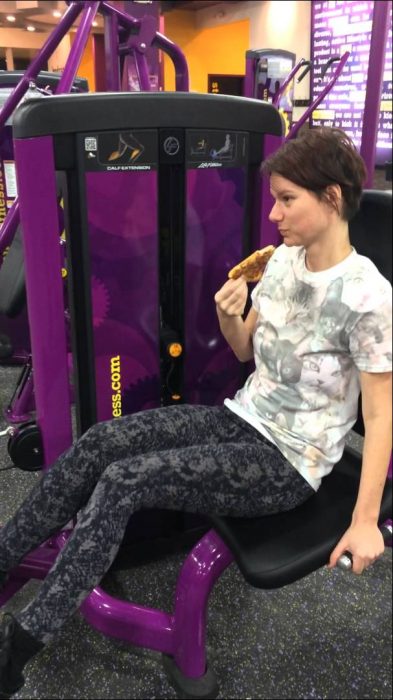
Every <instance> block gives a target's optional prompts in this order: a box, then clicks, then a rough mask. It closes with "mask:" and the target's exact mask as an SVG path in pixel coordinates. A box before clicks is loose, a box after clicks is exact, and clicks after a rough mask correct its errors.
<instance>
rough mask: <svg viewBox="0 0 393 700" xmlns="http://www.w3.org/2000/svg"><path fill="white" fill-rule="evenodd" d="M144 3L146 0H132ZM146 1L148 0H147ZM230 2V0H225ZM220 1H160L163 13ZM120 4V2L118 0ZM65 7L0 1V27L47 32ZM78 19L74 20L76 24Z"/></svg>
mask: <svg viewBox="0 0 393 700" xmlns="http://www.w3.org/2000/svg"><path fill="white" fill-rule="evenodd" d="M134 1H136V2H138V1H139V2H140V3H141V4H144V3H145V2H146V0H134ZM147 1H148V0H147ZM228 1H229V3H230V4H232V3H231V0H226V2H227V3H228ZM221 4H223V3H222V2H219V1H218V0H217V1H216V0H184V1H183V0H168V1H163V2H161V3H160V7H161V11H162V12H163V13H164V14H165V13H167V12H171V11H172V10H175V9H181V10H188V11H190V12H195V11H197V10H202V9H205V8H207V7H212V6H215V5H221ZM119 5H120V6H121V5H122V3H120V2H119ZM66 9H67V3H66V2H63V1H62V0H44V1H38V0H37V1H35V0H16V1H14V2H12V1H10V0H7V1H6V2H1V1H0V28H3V29H5V28H10V29H12V28H13V29H26V27H27V26H28V25H32V26H33V27H34V28H35V31H36V32H49V31H51V29H52V28H53V27H54V26H55V25H56V24H57V23H58V22H59V18H58V17H54V15H53V12H54V11H58V12H61V13H62V14H63V13H64V12H65V11H66ZM7 15H8V16H9V15H12V16H13V17H15V21H13V22H10V21H8V20H7ZM96 21H97V27H96V31H102V30H103V19H102V17H101V15H98V16H97V18H96ZM78 23H79V21H78V20H77V21H76V22H75V26H77V25H78Z"/></svg>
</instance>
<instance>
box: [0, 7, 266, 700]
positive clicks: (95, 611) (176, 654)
mask: <svg viewBox="0 0 393 700" xmlns="http://www.w3.org/2000/svg"><path fill="white" fill-rule="evenodd" d="M98 10H101V11H103V12H104V14H105V32H106V38H107V67H108V75H109V76H110V89H112V90H119V89H120V85H121V82H120V75H119V71H118V64H117V62H116V61H115V60H113V56H114V55H116V56H118V55H119V54H121V53H126V52H127V51H130V49H131V48H132V44H134V48H138V46H139V48H140V51H139V52H138V50H137V51H136V53H135V64H136V66H137V67H138V71H139V75H140V82H141V86H142V88H143V89H145V90H148V89H149V88H148V85H147V79H148V75H147V71H146V65H145V62H144V60H143V58H144V57H143V48H141V47H143V46H145V45H146V44H145V41H144V37H143V32H142V33H141V34H140V35H137V36H136V37H134V38H128V40H127V45H126V46H119V44H118V39H117V30H118V25H121V26H123V27H125V28H127V27H128V28H129V27H130V26H131V27H135V26H141V27H142V23H138V22H136V21H133V20H132V19H131V18H130V17H128V16H127V15H125V14H124V13H122V12H120V11H119V10H117V9H115V8H113V7H112V6H110V5H108V4H107V3H105V2H103V3H99V2H83V3H71V5H70V7H69V9H68V11H67V13H66V15H65V16H64V18H63V20H62V21H61V23H60V25H59V27H58V28H57V30H56V31H55V32H54V34H53V35H52V36H51V37H50V38H49V40H48V41H47V43H46V45H45V46H44V47H43V49H42V50H41V52H40V54H39V56H38V57H37V59H35V61H33V63H32V64H31V66H30V68H29V69H28V71H27V72H26V74H25V76H24V79H23V80H22V81H21V82H20V84H19V85H18V86H17V88H16V89H15V91H14V92H13V93H12V95H11V96H10V98H9V100H8V101H7V103H6V104H5V106H4V108H3V111H2V114H1V118H2V120H4V123H5V121H6V119H7V118H8V116H9V114H10V113H12V111H13V110H14V109H15V107H16V106H17V104H18V103H19V101H20V99H21V97H22V96H23V94H24V92H25V91H26V89H27V87H28V85H29V81H30V80H33V79H34V77H35V76H36V75H37V73H38V72H39V70H40V68H41V66H42V63H43V62H44V61H45V60H46V59H47V57H48V56H49V55H50V53H51V52H52V51H53V49H54V48H55V46H56V45H57V43H58V42H59V41H60V40H61V38H62V36H63V35H64V34H65V33H66V31H68V29H69V28H70V26H71V24H72V23H73V22H74V20H75V19H76V17H77V16H78V14H79V12H81V11H83V15H82V18H81V22H80V25H79V29H78V32H77V36H76V40H75V42H74V44H73V47H72V49H71V53H70V57H69V59H68V61H67V65H66V68H65V70H64V74H63V76H62V79H61V81H60V83H59V86H58V89H57V91H56V92H57V93H61V92H66V91H69V89H70V86H71V85H72V82H73V80H74V77H75V75H76V71H77V68H78V65H79V60H80V56H81V51H82V48H83V45H84V42H85V40H86V37H87V34H88V31H89V30H90V27H91V24H92V22H93V20H94V17H95V15H96V12H97V11H98ZM150 41H151V37H150ZM154 41H155V43H156V45H157V46H159V47H160V48H162V49H164V50H166V51H167V52H168V53H169V54H170V55H171V57H172V58H173V60H174V63H175V68H176V87H177V89H178V90H180V91H187V89H188V77H187V69H186V64H185V61H184V57H183V55H182V54H181V52H180V51H179V50H178V49H177V48H176V47H175V46H174V45H173V44H172V42H170V41H169V40H167V39H166V38H165V37H162V36H161V35H159V34H156V35H155V38H154ZM48 99H50V98H48ZM15 157H16V161H17V177H18V191H19V194H20V211H21V220H22V223H23V232H24V249H25V267H26V288H27V297H28V308H29V320H30V326H31V329H30V330H31V343H32V354H33V363H34V385H35V386H34V389H35V404H36V414H37V415H36V418H37V423H38V424H39V425H40V427H42V435H43V443H44V444H43V446H44V453H45V465H46V466H45V468H48V465H50V464H51V463H53V461H54V460H55V459H56V457H57V456H58V455H59V454H60V453H61V452H63V451H64V450H65V449H67V448H68V447H69V445H70V444H71V443H72V440H73V434H72V425H71V411H70V385H69V367H68V352H67V332H66V328H65V324H64V313H62V312H59V309H60V310H61V309H63V301H64V299H63V284H62V280H61V275H60V274H59V270H60V268H61V263H62V255H61V249H60V246H59V220H58V210H57V202H56V179H55V163H54V155H53V147H52V139H51V137H49V136H43V137H38V138H35V139H26V140H21V141H18V140H16V141H15ZM32 159H33V161H32ZM31 162H39V163H40V172H41V177H40V178H34V177H33V178H32V177H31V175H32V173H31V167H30V166H29V165H28V164H29V163H31ZM88 176H89V177H88V178H87V181H88V180H89V178H90V183H88V188H89V187H90V186H91V187H93V188H94V186H95V184H94V177H91V174H90V173H89V174H88ZM208 176H210V179H211V187H212V196H215V191H216V186H217V184H218V183H217V176H216V173H214V172H211V173H208ZM242 177H243V175H242V174H241V173H240V172H239V173H238V174H237V175H236V173H235V174H234V180H233V181H232V182H231V183H229V185H228V188H227V189H228V191H229V190H233V188H234V189H235V191H237V190H238V189H239V190H242V187H243V185H242ZM224 189H225V188H224ZM243 189H244V188H243ZM187 190H188V192H189V194H190V200H191V201H192V202H193V207H194V208H195V210H198V208H199V209H200V216H199V222H200V223H199V224H198V225H199V226H202V228H203V227H207V229H208V228H209V227H211V226H214V222H210V223H209V222H208V219H207V218H206V212H205V213H204V215H202V214H203V210H204V206H205V202H203V201H201V199H200V197H201V194H200V191H199V173H198V171H197V170H196V169H193V168H191V169H190V170H189V171H188V175H187ZM43 202H45V206H44V207H43V206H42V203H43ZM239 212H240V209H239ZM192 216H193V214H192V212H191V211H190V210H189V211H188V212H187V218H188V220H189V221H191V224H192ZM236 216H237V215H236ZM236 216H235V219H234V222H233V221H231V222H230V221H228V225H230V226H231V227H233V225H237V224H238V223H239V221H240V220H238V219H237V218H236ZM239 216H240V213H239ZM18 222H19V202H18V201H16V202H15V203H14V206H13V208H12V210H11V212H10V214H9V216H8V217H7V221H6V222H5V225H4V227H3V229H2V232H1V240H0V243H1V245H2V246H5V245H8V244H9V243H10V242H11V240H12V237H13V235H14V232H15V229H16V226H17V224H18ZM220 243H221V241H220ZM255 243H256V244H262V242H260V241H255ZM240 252H241V251H240V249H239V250H238V249H237V248H236V246H235V249H234V250H232V252H231V255H230V258H229V264H231V263H232V260H234V259H235V258H236V259H238V257H239V253H240ZM210 254H211V253H210ZM186 255H187V257H188V259H189V261H190V262H192V260H194V259H195V256H198V255H200V251H199V250H198V249H197V248H195V246H192V245H191V246H189V248H188V250H187V252H186ZM201 262H202V263H203V258H199V265H198V269H200V267H201ZM198 274H199V273H198V271H195V275H196V277H195V279H194V280H193V282H194V283H195V288H196V289H200V288H201V287H202V286H203V284H204V280H203V278H201V277H200V276H199V279H197V277H198ZM193 303H195V299H194V300H193ZM196 303H198V299H196ZM43 304H45V307H46V313H45V314H42V308H43ZM96 311H97V309H96ZM97 313H98V312H97ZM201 327H202V326H201ZM190 334H191V330H190ZM43 337H45V338H48V339H50V342H47V343H42V338H43ZM194 339H195V338H194ZM201 361H202V362H205V360H204V358H203V357H202V358H201ZM205 369H206V375H207V376H209V374H210V373H211V372H212V368H211V367H209V366H208V364H207V366H206V368H205ZM188 381H189V384H190V385H191V384H192V381H193V378H192V376H190V378H189V380H188ZM186 383H187V380H186ZM208 387H209V384H208ZM193 398H194V399H195V398H197V397H193ZM70 532H71V529H68V530H65V531H63V532H61V533H59V534H58V535H57V536H56V537H54V538H52V539H51V540H50V541H48V542H46V543H44V544H43V545H42V546H40V547H39V548H38V549H37V550H35V551H34V552H33V553H31V554H30V555H28V556H27V557H26V558H25V559H24V560H23V562H22V563H21V564H20V565H19V566H18V567H17V568H16V569H15V570H14V571H13V572H11V576H10V579H9V582H8V584H7V586H6V588H5V589H4V590H3V592H2V593H1V594H0V604H1V605H3V604H4V603H5V602H6V601H7V600H8V599H9V598H10V597H11V596H12V595H13V594H14V593H15V592H16V591H17V590H18V589H19V588H21V587H22V586H23V585H24V584H25V583H26V581H27V580H28V579H29V578H38V579H42V578H44V577H45V576H46V574H47V572H48V571H49V569H50V568H51V566H52V565H53V563H54V561H55V559H56V557H57V555H58V552H59V551H60V549H61V548H62V546H64V544H65V543H66V541H67V539H68V536H69V534H70ZM233 559H234V557H233V555H232V553H231V552H230V550H229V549H228V548H227V546H226V545H225V544H224V542H223V541H222V540H221V538H220V537H219V536H218V535H217V533H216V532H215V531H213V530H211V531H210V532H209V533H207V534H206V535H205V536H204V537H203V539H202V540H201V541H200V542H199V543H198V544H197V545H196V546H195V547H194V549H193V551H192V552H191V554H190V555H189V556H188V558H187V560H186V562H185V564H184V565H183V568H182V571H181V574H180V576H179V579H178V585H177V589H176V595H175V604H174V611H173V613H172V614H168V613H165V612H162V611H159V610H152V609H150V608H146V607H143V606H140V605H136V604H133V603H125V602H124V601H119V600H115V599H114V598H112V597H111V596H110V595H108V594H107V593H106V592H104V591H103V590H102V589H101V588H96V589H95V590H94V591H93V592H92V593H91V594H90V595H89V596H88V598H87V599H86V600H85V602H84V603H83V604H82V606H81V612H82V614H83V615H84V616H85V617H86V619H87V620H88V621H89V622H90V623H91V624H92V625H93V626H95V627H96V628H97V629H100V630H101V631H103V632H104V633H106V634H108V635H111V636H114V637H117V638H119V639H122V640H125V641H128V642H130V643H132V644H134V645H138V646H143V647H148V648H150V649H155V650H159V651H162V652H163V653H164V654H165V655H168V656H170V657H172V658H173V661H174V664H175V666H176V667H177V669H178V671H177V673H178V674H180V676H183V677H184V678H185V679H186V680H187V679H188V680H189V681H191V682H192V680H193V679H196V680H198V681H202V682H204V683H205V692H206V683H208V684H209V683H210V687H209V691H208V692H209V693H213V694H214V693H215V692H216V683H215V680H214V678H213V679H210V680H209V678H208V675H209V674H208V672H207V670H206V669H207V663H206V649H205V637H206V612H207V602H208V597H209V594H210V591H211V589H212V587H213V585H214V583H215V581H216V580H217V579H218V578H219V576H220V575H221V574H222V572H223V571H224V569H225V568H226V567H227V566H228V565H229V564H230V563H231V562H232V561H233ZM195 582H198V583H197V585H195Z"/></svg>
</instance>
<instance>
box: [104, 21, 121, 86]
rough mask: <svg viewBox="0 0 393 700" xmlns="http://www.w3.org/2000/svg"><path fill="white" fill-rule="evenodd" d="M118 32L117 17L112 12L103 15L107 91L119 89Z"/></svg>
mask: <svg viewBox="0 0 393 700" xmlns="http://www.w3.org/2000/svg"><path fill="white" fill-rule="evenodd" d="M118 32H119V26H118V21H117V17H116V16H115V15H113V14H112V15H109V14H108V15H104V46H105V68H106V89H107V91H108V92H119V91H120V67H119V38H118Z"/></svg>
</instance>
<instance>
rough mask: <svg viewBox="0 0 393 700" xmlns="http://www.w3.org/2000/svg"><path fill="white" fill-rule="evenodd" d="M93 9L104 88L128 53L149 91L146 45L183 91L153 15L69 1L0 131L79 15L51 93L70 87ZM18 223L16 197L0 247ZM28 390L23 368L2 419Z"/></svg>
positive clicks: (23, 401) (116, 79)
mask: <svg viewBox="0 0 393 700" xmlns="http://www.w3.org/2000/svg"><path fill="white" fill-rule="evenodd" d="M97 12H100V13H102V14H103V16H104V35H105V64H106V73H107V75H106V84H107V90H108V91H114V92H118V91H120V90H121V89H122V84H125V82H126V81H127V78H126V73H127V70H128V65H127V61H126V62H125V67H124V74H123V76H121V74H120V57H125V59H127V57H128V56H130V57H132V59H133V61H132V67H133V70H134V71H136V74H137V76H138V79H139V83H140V89H141V90H144V91H149V90H151V82H150V77H149V69H148V64H147V60H146V53H147V52H148V50H149V49H150V47H155V48H157V49H161V50H162V51H164V52H165V53H166V54H167V55H168V56H170V58H171V59H172V61H173V64H174V68H175V84H176V90H178V91H188V84H189V83H188V68H187V63H186V60H185V57H184V55H183V53H182V52H181V51H180V49H179V48H178V47H177V46H176V45H175V44H174V43H173V42H172V41H171V40H170V39H168V38H167V37H165V36H163V35H162V34H160V33H159V32H155V31H154V30H153V27H152V19H153V18H152V17H151V16H146V17H143V18H142V19H140V20H139V19H134V18H133V17H130V15H128V14H127V13H125V12H122V11H120V10H119V9H117V8H115V7H113V6H112V5H110V4H109V3H107V2H91V1H89V2H86V1H83V2H70V3H69V8H68V9H67V11H66V13H65V14H64V16H63V18H62V19H61V21H60V23H59V25H58V26H57V27H56V29H55V30H54V31H53V33H52V34H51V35H50V36H49V38H48V39H47V41H46V42H45V44H44V46H43V47H42V49H41V50H40V51H39V53H38V54H37V56H36V58H35V59H34V60H33V61H32V63H31V64H30V66H29V68H28V69H27V70H26V72H25V74H24V75H23V77H22V79H21V80H20V81H19V83H18V85H17V86H16V88H15V89H14V90H13V92H12V93H11V94H10V96H9V97H8V99H7V100H6V101H5V103H4V105H3V107H2V109H1V111H0V129H2V128H3V127H4V126H5V124H6V122H7V120H8V119H9V117H10V115H11V114H12V113H13V112H14V110H15V109H16V107H17V106H18V104H19V102H20V101H21V99H22V98H23V96H24V95H25V93H26V92H27V90H28V89H29V86H30V85H31V83H33V84H34V80H35V79H36V78H37V76H38V74H39V72H40V71H41V70H42V68H43V67H44V66H45V64H46V61H47V60H48V58H49V57H50V56H51V54H52V53H53V51H54V50H55V49H56V47H57V46H58V44H59V43H60V41H61V40H62V38H63V37H64V36H65V34H66V33H67V32H68V31H69V29H70V28H71V26H72V24H73V23H74V22H75V20H76V19H77V18H78V17H79V15H80V16H81V17H80V23H79V26H78V29H77V32H76V36H75V41H74V42H73V45H72V47H71V51H70V55H69V57H68V59H67V62H66V65H65V68H64V72H63V75H62V77H61V80H60V82H59V84H58V86H57V87H56V89H55V91H54V94H62V93H67V92H70V91H71V87H72V85H73V82H74V80H75V77H76V73H77V70H78V66H79V63H80V60H81V57H82V54H83V50H84V47H85V45H86V42H87V39H88V37H89V34H90V31H91V28H92V23H93V21H94V19H95V16H96V14H97ZM18 224H19V200H18V198H16V199H15V200H14V202H13V204H12V207H11V208H10V209H9V211H8V212H7V216H6V218H5V220H4V222H3V223H2V225H1V228H0V251H4V250H5V249H6V248H7V247H8V246H9V245H10V244H11V243H12V240H13V238H14V236H15V233H16V230H17V227H18ZM26 359H27V358H26ZM26 367H27V365H26ZM33 390H34V386H33V379H32V375H31V373H30V374H28V373H27V372H24V374H23V376H22V377H21V381H20V383H19V385H18V386H17V387H16V390H15V393H14V396H13V398H12V400H11V403H10V405H9V406H8V407H7V408H6V410H5V418H6V420H7V421H8V422H9V423H10V424H18V423H21V422H23V421H28V420H29V419H31V410H32V407H33V406H34V396H33ZM10 434H15V428H10Z"/></svg>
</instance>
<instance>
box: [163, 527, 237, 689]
mask: <svg viewBox="0 0 393 700" xmlns="http://www.w3.org/2000/svg"><path fill="white" fill-rule="evenodd" d="M233 559H234V557H233V554H232V552H231V551H230V550H229V549H228V547H227V546H226V545H225V544H224V542H223V541H222V539H221V538H220V537H219V536H218V534H217V533H216V532H215V531H214V530H210V531H209V532H208V533H207V534H206V535H205V536H204V537H203V538H202V539H201V540H200V541H199V542H198V543H197V544H196V545H195V547H194V549H193V550H192V552H191V553H190V554H189V556H188V558H187V559H186V561H185V562H184V564H183V568H182V570H181V573H180V576H179V579H178V582H177V587H176V600H175V615H174V650H175V651H174V659H175V661H176V663H177V665H178V667H179V668H180V670H181V671H182V673H183V674H184V675H186V676H187V677H190V678H198V677H200V676H203V674H204V673H205V671H206V666H207V664H206V645H205V642H206V613H207V603H208V599H209V595H210V592H211V590H212V588H213V586H214V584H215V582H216V581H217V579H218V578H219V577H220V576H221V574H222V573H223V571H224V570H225V569H226V568H227V567H228V566H229V564H231V563H232V562H233Z"/></svg>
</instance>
